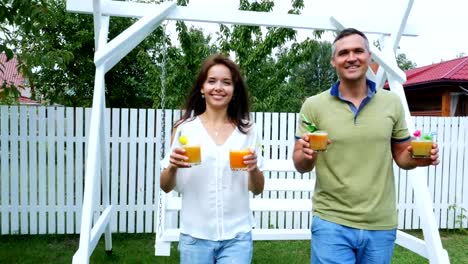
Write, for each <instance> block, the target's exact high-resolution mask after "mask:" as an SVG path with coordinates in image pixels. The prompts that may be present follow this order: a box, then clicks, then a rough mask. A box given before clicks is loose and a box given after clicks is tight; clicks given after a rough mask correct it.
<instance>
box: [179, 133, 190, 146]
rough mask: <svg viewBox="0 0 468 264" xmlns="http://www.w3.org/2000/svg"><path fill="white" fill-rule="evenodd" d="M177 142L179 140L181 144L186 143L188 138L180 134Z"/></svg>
mask: <svg viewBox="0 0 468 264" xmlns="http://www.w3.org/2000/svg"><path fill="white" fill-rule="evenodd" d="M179 142H180V144H182V145H187V143H188V138H187V136H185V135H182V136H180V137H179Z"/></svg>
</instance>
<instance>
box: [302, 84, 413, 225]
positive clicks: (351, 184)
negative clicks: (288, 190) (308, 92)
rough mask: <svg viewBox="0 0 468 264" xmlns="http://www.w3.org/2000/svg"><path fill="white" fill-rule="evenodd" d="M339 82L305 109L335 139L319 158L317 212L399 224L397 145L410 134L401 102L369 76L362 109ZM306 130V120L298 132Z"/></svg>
mask: <svg viewBox="0 0 468 264" xmlns="http://www.w3.org/2000/svg"><path fill="white" fill-rule="evenodd" d="M339 84H340V83H339V82H338V83H336V84H334V85H333V86H332V87H331V88H330V89H329V90H327V91H325V92H322V93H320V94H318V95H315V96H312V97H309V98H308V99H307V100H306V101H305V103H304V104H303V105H302V108H301V114H304V115H305V117H306V118H307V119H308V120H310V121H312V122H313V123H315V124H316V126H317V127H318V129H320V130H325V131H327V132H328V135H329V138H330V140H331V141H332V143H331V144H330V145H329V146H328V150H327V152H322V153H319V154H318V157H317V162H316V166H315V170H316V175H317V180H316V186H315V191H314V196H313V212H314V214H315V215H318V216H319V217H321V218H323V219H325V220H328V221H332V222H335V223H338V224H341V225H345V226H349V227H354V228H359V229H367V230H386V229H393V228H396V227H397V214H396V196H395V180H394V176H393V158H392V152H391V143H392V142H399V141H406V140H408V139H409V138H410V135H409V132H408V129H407V127H406V122H405V114H404V110H403V106H402V103H401V100H400V98H399V97H398V95H396V94H395V93H392V92H390V91H386V90H383V89H379V90H378V91H376V89H375V84H374V83H373V82H371V81H369V80H368V81H367V84H368V95H367V97H366V98H365V99H364V100H363V102H362V103H361V105H360V106H359V109H356V108H355V107H354V105H353V104H352V103H350V102H348V101H346V100H344V99H343V98H342V97H341V95H340V92H339V89H338V87H339ZM306 131H307V130H306V126H305V124H304V123H303V122H302V118H300V119H299V124H298V129H297V132H296V136H297V137H300V136H302V135H303V134H304V133H306Z"/></svg>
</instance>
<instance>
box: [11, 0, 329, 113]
mask: <svg viewBox="0 0 468 264" xmlns="http://www.w3.org/2000/svg"><path fill="white" fill-rule="evenodd" d="M144 2H148V3H150V2H154V3H156V2H163V1H155V0H145V1H144ZM187 3H188V1H186V0H179V1H178V4H179V5H186V4H187ZM273 7H274V1H271V0H263V1H254V2H252V1H247V0H240V9H241V10H250V11H255V12H269V11H271V10H272V9H273ZM303 7H304V2H303V0H293V1H291V9H290V10H289V11H288V13H290V14H300V11H301V9H302V8H303ZM47 12H48V14H49V18H48V19H47V20H43V21H41V27H40V31H39V32H40V34H30V31H29V32H28V31H21V30H20V31H18V32H19V36H20V37H19V38H18V42H17V43H16V47H18V49H17V52H18V54H19V57H20V65H21V69H22V73H23V75H25V77H26V78H27V80H28V83H29V85H30V86H31V88H32V91H33V93H35V94H37V95H38V96H40V97H41V98H42V99H43V100H45V102H46V103H49V104H62V105H67V106H90V105H91V103H92V97H93V91H94V75H95V66H94V63H93V54H94V33H93V20H92V16H90V15H83V14H74V13H69V12H66V9H65V0H50V1H48V9H47ZM134 21H135V20H134V19H129V18H116V17H112V18H111V23H110V29H109V40H111V39H113V38H114V37H115V36H117V35H118V34H119V33H120V32H122V31H123V30H125V29H126V28H128V27H129V26H131V25H132V23H134ZM164 28H165V27H164V26H160V27H158V28H156V30H155V31H154V32H153V33H152V34H151V35H150V36H149V37H147V38H146V39H145V40H144V41H143V42H142V43H140V44H139V45H138V46H137V47H136V48H135V49H134V50H133V51H131V52H130V53H129V54H128V55H127V56H125V57H124V58H123V59H122V60H121V61H120V62H119V63H118V64H117V65H116V66H115V67H114V68H113V69H112V70H110V71H109V72H108V73H107V74H106V77H105V78H106V80H105V81H106V90H105V92H106V100H107V101H106V104H107V106H108V107H135V108H147V107H154V108H160V107H162V102H163V100H164V107H165V108H179V107H181V105H182V103H183V102H184V100H185V97H186V95H187V94H188V91H189V90H190V89H191V87H192V85H193V82H194V78H195V77H196V75H197V73H198V70H199V67H200V64H201V63H202V61H203V60H204V59H205V58H206V57H207V56H209V55H211V54H213V53H215V52H221V53H224V54H229V55H233V58H235V60H236V62H237V63H238V64H239V65H240V68H241V71H242V72H243V74H244V75H245V76H246V82H247V85H248V86H249V88H250V93H251V98H252V103H253V110H254V111H275V112H297V111H298V109H299V108H300V106H301V104H302V102H303V100H304V99H305V98H306V97H308V96H311V95H313V94H315V93H317V92H320V91H322V90H324V89H328V87H329V86H330V84H331V83H333V82H334V81H335V80H336V75H335V74H334V70H333V68H331V66H330V63H329V57H327V56H328V55H329V51H328V50H329V44H327V43H321V42H317V41H316V40H311V39H307V40H306V41H303V42H301V43H296V31H295V30H293V29H288V28H276V27H269V28H261V27H257V26H240V25H234V26H227V25H220V27H219V31H218V32H217V33H216V39H212V37H211V35H205V34H204V32H203V31H202V29H198V28H194V27H190V28H189V27H187V25H186V24H185V23H184V22H180V21H179V22H177V23H176V33H177V34H178V40H179V45H174V44H173V43H171V38H170V37H169V35H168V33H169V32H166V30H165V29H164ZM322 33H323V32H321V31H316V32H313V33H312V36H311V37H314V38H315V37H320V36H321V34H322ZM163 76H164V77H163ZM163 88H164V91H165V92H163ZM284 95H290V96H284Z"/></svg>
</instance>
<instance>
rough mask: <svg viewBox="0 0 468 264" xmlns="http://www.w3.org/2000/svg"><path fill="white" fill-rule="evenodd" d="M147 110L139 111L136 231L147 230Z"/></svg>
mask: <svg viewBox="0 0 468 264" xmlns="http://www.w3.org/2000/svg"><path fill="white" fill-rule="evenodd" d="M146 126H147V119H146V110H145V109H139V111H138V136H137V139H138V141H137V155H138V156H137V157H138V158H137V159H136V162H137V168H136V173H137V175H136V180H137V182H136V186H135V187H136V204H137V205H139V206H138V209H137V211H136V223H135V224H136V232H137V233H143V232H144V230H145V226H144V210H143V206H144V204H145V202H144V198H145V183H146V181H145V169H144V168H145V163H146V160H147V157H146V144H145V137H146Z"/></svg>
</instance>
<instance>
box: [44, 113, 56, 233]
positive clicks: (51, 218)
mask: <svg viewBox="0 0 468 264" xmlns="http://www.w3.org/2000/svg"><path fill="white" fill-rule="evenodd" d="M55 118H56V110H55V107H49V108H47V150H46V155H47V205H49V206H56V205H57V199H56V193H57V189H56V188H57V186H56V184H57V176H56V171H55V170H56V159H55V153H56V147H55V142H56V140H57V137H56V136H57V135H56V125H55V121H56V120H55ZM56 213H57V211H56V210H49V211H48V212H47V233H48V234H54V233H55V232H57V218H56V217H57V215H56Z"/></svg>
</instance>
